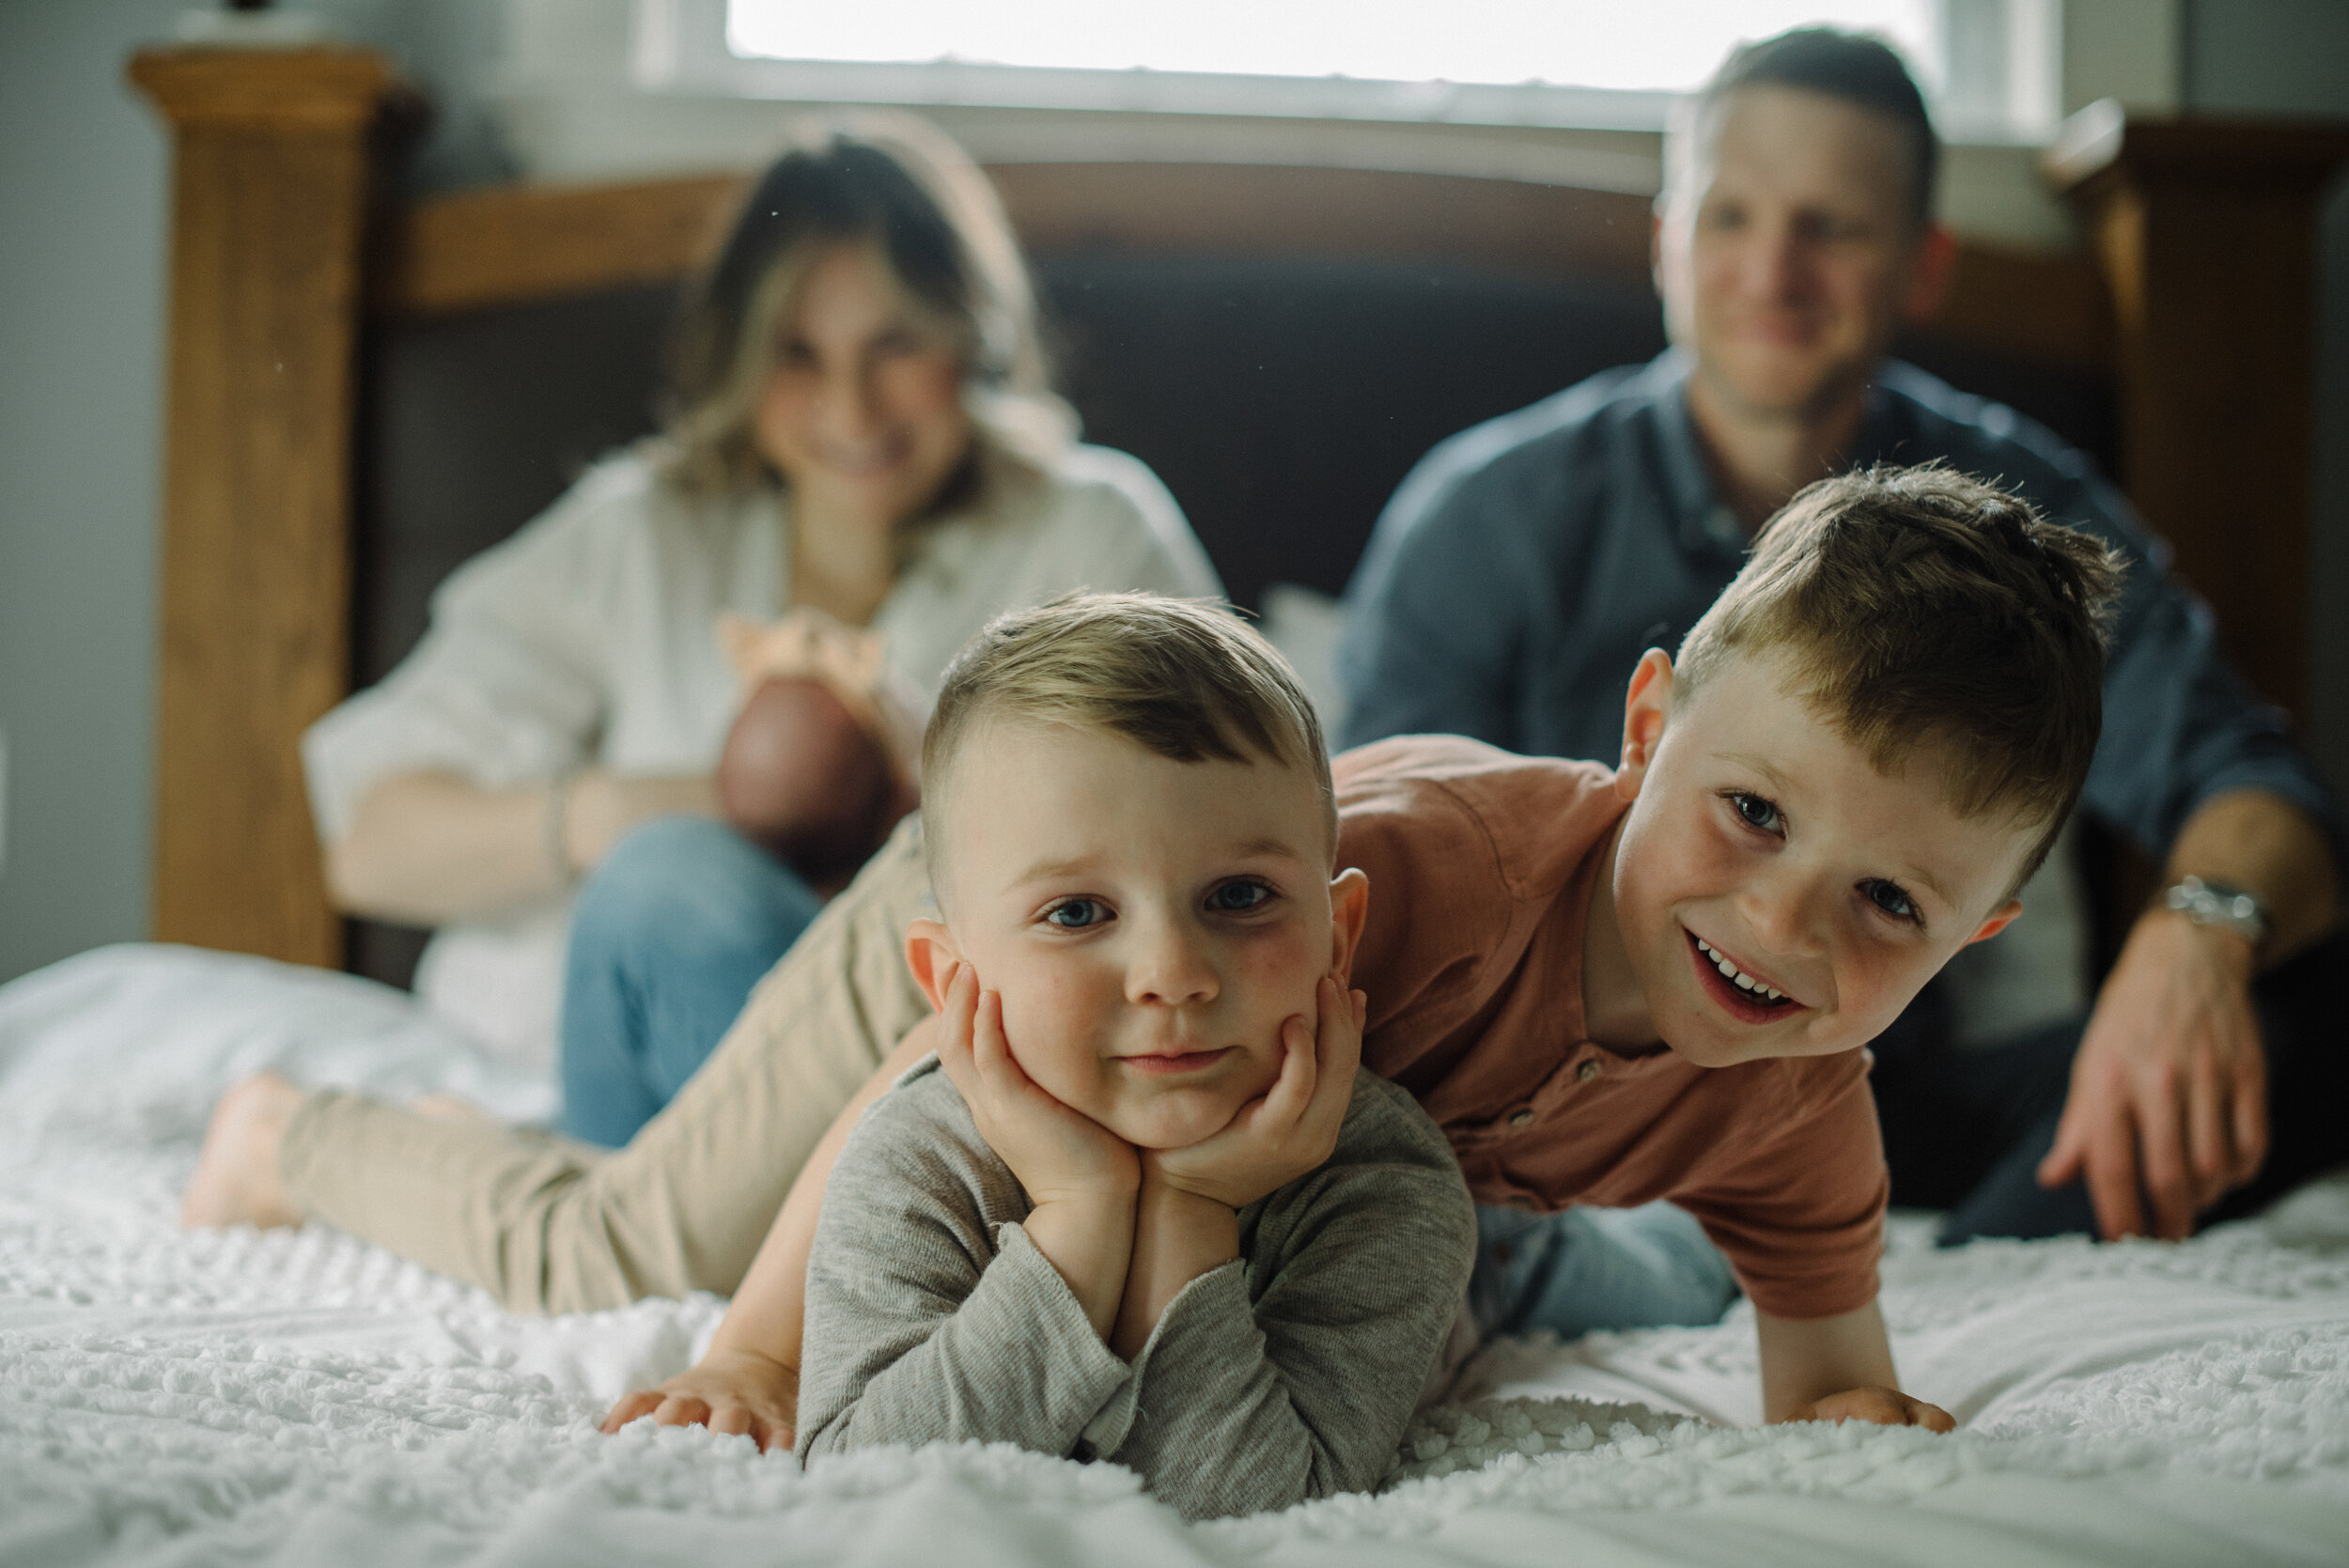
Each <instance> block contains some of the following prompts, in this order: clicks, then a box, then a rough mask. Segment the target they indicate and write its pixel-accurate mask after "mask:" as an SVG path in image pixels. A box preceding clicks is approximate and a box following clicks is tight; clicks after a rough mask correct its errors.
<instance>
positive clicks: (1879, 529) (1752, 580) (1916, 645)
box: [1674, 464, 2122, 887]
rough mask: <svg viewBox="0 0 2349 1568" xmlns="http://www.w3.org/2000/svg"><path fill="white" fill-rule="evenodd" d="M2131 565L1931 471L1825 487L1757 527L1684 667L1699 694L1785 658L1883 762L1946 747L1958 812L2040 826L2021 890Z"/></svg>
mask: <svg viewBox="0 0 2349 1568" xmlns="http://www.w3.org/2000/svg"><path fill="white" fill-rule="evenodd" d="M2121 570H2122V568H2121V562H2120V559H2119V557H2118V556H2116V555H2115V554H2114V553H2113V552H2112V551H2110V550H2108V548H2106V546H2105V545H2104V544H2103V542H2102V541H2100V540H2098V539H2097V538H2095V537H2094V536H2092V535H2089V534H2085V533H2082V532H2081V531H2079V530H2078V529H2075V528H2065V527H2061V526H2060V525H2058V524H2056V523H2051V522H2048V521H2046V520H2044V519H2042V518H2041V517H2040V516H2039V515H2038V514H2037V513H2036V512H2034V511H2033V510H2031V508H2030V504H2029V503H2027V502H2025V501H2022V500H2020V499H2019V498H2017V497H2015V496H2014V495H2010V494H2009V493H2007V492H2006V491H2004V490H2001V489H1997V488H1996V487H1994V486H1991V485H1985V484H1983V483H1982V482H1981V481H1980V480H1977V479H1969V478H1968V477H1967V476H1966V475H1964V474H1959V473H1957V472H1955V471H1954V470H1952V469H1949V468H1945V467H1942V466H1940V465H1938V464H1935V465H1931V466H1927V467H1921V468H1891V467H1878V468H1872V469H1869V470H1866V471H1864V472H1861V473H1854V474H1843V475H1842V476H1840V477H1838V478H1833V479H1822V480H1820V481H1819V482H1818V483H1817V484H1815V485H1812V486H1810V487H1809V488H1808V489H1804V490H1803V491H1802V492H1801V493H1800V494H1798V495H1797V496H1796V497H1795V498H1794V500H1792V501H1790V502H1788V503H1787V504H1786V505H1785V506H1784V507H1783V508H1781V510H1780V511H1779V513H1778V514H1777V516H1775V517H1773V518H1772V519H1771V520H1769V521H1768V522H1767V523H1766V524H1765V525H1764V526H1763V529H1762V533H1761V535H1760V536H1759V537H1758V538H1756V540H1755V541H1754V546H1753V555H1752V558H1751V559H1750V561H1748V562H1747V564H1746V567H1745V569H1744V570H1742V571H1740V572H1739V573H1738V574H1737V577H1736V580H1735V582H1731V583H1730V585H1729V587H1728V588H1727V589H1726V590H1725V591H1724V592H1723V593H1722V595H1721V597H1720V598H1719V599H1718V600H1716V601H1715V602H1714V605H1713V607H1712V609H1710V610H1708V611H1706V612H1705V613H1704V615H1703V618H1702V619H1700V620H1699V621H1698V622H1697V624H1696V625H1695V626H1694V627H1692V628H1691V629H1689V632H1688V637H1687V639H1686V640H1684V641H1683V642H1682V643H1681V644H1680V657H1679V658H1678V659H1677V660H1675V661H1674V669H1675V675H1676V678H1677V680H1678V682H1679V684H1680V686H1681V689H1682V691H1684V692H1688V691H1695V690H1697V689H1698V688H1699V687H1701V686H1703V683H1704V681H1705V680H1706V679H1707V678H1708V677H1710V676H1711V675H1713V674H1714V673H1715V672H1717V671H1718V670H1719V668H1720V667H1721V666H1722V664H1723V663H1724V662H1725V661H1726V660H1728V659H1729V658H1731V657H1732V656H1733V655H1737V654H1743V655H1745V656H1746V657H1748V658H1752V657H1756V656H1759V655H1765V654H1769V655H1776V656H1780V657H1782V658H1783V659H1785V660H1788V661H1789V662H1790V665H1791V669H1792V682H1793V685H1792V690H1793V691H1796V692H1797V694H1799V695H1801V696H1802V697H1804V698H1805V699H1806V700H1807V701H1808V702H1809V703H1810V704H1811V706H1812V707H1813V708H1814V709H1815V710H1816V711H1818V712H1819V713H1820V714H1821V716H1822V717H1824V718H1826V719H1827V720H1828V722H1831V723H1833V724H1834V725H1835V726H1836V728H1837V729H1838V730H1840V731H1841V732H1842V733H1843V736H1844V737H1845V738H1847V739H1849V740H1850V741H1851V742H1852V744H1854V745H1855V746H1857V747H1859V749H1860V750H1861V751H1862V752H1864V753H1866V754H1867V756H1868V759H1869V761H1870V762H1871V763H1873V764H1874V765H1875V767H1876V768H1878V769H1880V770H1883V771H1886V772H1890V770H1891V769H1892V768H1894V767H1896V766H1897V765H1898V764H1899V763H1900V762H1901V761H1902V760H1903V758H1905V757H1906V755H1907V753H1909V752H1910V751H1911V750H1912V749H1913V748H1914V747H1916V746H1917V745H1919V744H1920V743H1921V742H1926V741H1938V742H1943V743H1946V744H1948V745H1949V746H1950V749H1951V751H1952V753H1953V754H1954V760H1953V766H1952V768H1951V770H1950V772H1949V774H1948V776H1947V777H1946V778H1945V779H1944V780H1943V781H1942V783H1943V788H1944V790H1945V792H1946V798H1947V799H1948V800H1949V801H1950V804H1951V805H1952V807H1953V808H1954V809H1955V810H1956V811H1957V812H1958V814H1959V815H1963V816H1968V817H1978V816H1984V815H1994V814H1996V815H2005V816H2006V817H2007V818H2009V819H2010V820H2011V821H2013V822H2014V823H2015V824H2016V825H2017V826H2030V825H2034V824H2045V825H2046V831H2045V832H2044V833H2043V834H2042V835H2041V838H2040V841H2039V844H2038V846H2037V847H2036V848H2035V849H2034V850H2033V851H2032V853H2031V856H2030V860H2029V861H2028V862H2026V864H2025V865H2024V867H2023V871H2022V873H2021V875H2020V876H2018V877H2016V879H2015V885H2016V886H2017V887H2019V886H2021V884H2022V882H2023V881H2024V880H2025V879H2027V878H2028V877H2030V874H2031V873H2032V872H2033V871H2036V870H2037V869H2038V868H2039V863H2040V862H2041V861H2043V860H2045V859H2046V853H2047V849H2048V847H2049V846H2051V845H2052V844H2053V843H2054V842H2055V835H2056V832H2057V831H2058V830H2059V829H2061V827H2062V825H2063V820H2064V818H2065V817H2067V816H2068V815H2071V811H2072V806H2073V803H2074V802H2075V801H2076V800H2078V798H2079V792H2080V785H2081V784H2082V783H2083V782H2085V781H2086V779H2087V777H2088V765H2089V761H2090V759H2091V758H2092V757H2093V756H2094V754H2095V751H2096V737H2097V732H2098V730H2099V728H2100V726H2101V725H2102V723H2103V720H2104V698H2103V687H2104V668H2105V645H2106V640H2107V634H2108V625H2109V621H2110V617H2111V612H2112V603H2113V599H2114V598H2115V596H2116V595H2117V593H2118V592H2119V589H2120V582H2121Z"/></svg>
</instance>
